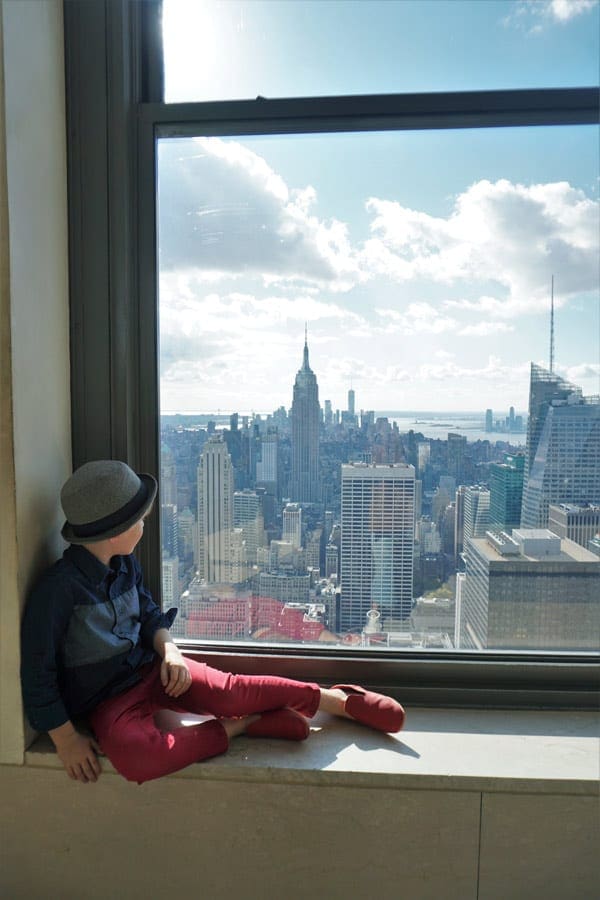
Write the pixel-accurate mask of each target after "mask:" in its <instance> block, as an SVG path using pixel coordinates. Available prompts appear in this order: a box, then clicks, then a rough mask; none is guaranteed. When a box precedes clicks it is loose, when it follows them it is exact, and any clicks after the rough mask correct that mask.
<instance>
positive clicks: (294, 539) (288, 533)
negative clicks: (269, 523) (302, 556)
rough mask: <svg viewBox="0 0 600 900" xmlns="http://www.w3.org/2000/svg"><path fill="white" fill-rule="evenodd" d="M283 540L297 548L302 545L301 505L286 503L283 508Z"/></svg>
mask: <svg viewBox="0 0 600 900" xmlns="http://www.w3.org/2000/svg"><path fill="white" fill-rule="evenodd" d="M282 540H283V541H289V543H290V544H291V545H292V547H295V548H296V550H298V549H299V548H300V547H301V546H302V507H301V506H299V505H298V504H297V503H288V504H287V505H286V507H285V509H284V510H283V535H282Z"/></svg>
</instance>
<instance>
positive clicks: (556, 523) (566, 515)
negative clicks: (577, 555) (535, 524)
mask: <svg viewBox="0 0 600 900" xmlns="http://www.w3.org/2000/svg"><path fill="white" fill-rule="evenodd" d="M548 529H549V530H550V531H552V532H554V534H556V535H558V537H560V538H568V539H569V540H570V541H575V543H576V544H580V546H582V547H587V546H588V544H589V542H590V541H591V540H592V538H594V537H595V536H596V535H597V534H600V503H596V504H593V503H578V504H576V503H560V504H558V505H556V506H554V505H553V504H550V506H549V508H548ZM599 590H600V589H599Z"/></svg>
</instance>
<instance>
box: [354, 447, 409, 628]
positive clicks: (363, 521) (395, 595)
mask: <svg viewBox="0 0 600 900" xmlns="http://www.w3.org/2000/svg"><path fill="white" fill-rule="evenodd" d="M414 516H415V470H414V468H413V466H408V465H405V464H403V463H398V464H395V465H389V466H381V465H371V466H369V465H366V464H364V463H351V464H349V465H343V466H342V548H341V585H342V600H341V610H340V627H341V628H342V629H347V628H361V627H362V626H363V625H364V623H365V621H366V616H367V612H368V611H369V610H370V609H372V608H373V607H376V608H377V609H378V610H379V611H380V613H381V618H382V620H385V619H405V618H407V617H408V616H409V615H410V611H411V608H412V582H413V548H414Z"/></svg>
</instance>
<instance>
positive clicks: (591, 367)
mask: <svg viewBox="0 0 600 900" xmlns="http://www.w3.org/2000/svg"><path fill="white" fill-rule="evenodd" d="M558 369H559V372H560V373H561V375H563V374H564V377H565V378H566V379H567V381H571V382H572V383H573V384H581V382H583V381H587V380H590V379H592V380H593V379H596V385H597V386H598V387H600V363H579V365H576V366H569V367H568V368H561V367H560V366H559V367H558Z"/></svg>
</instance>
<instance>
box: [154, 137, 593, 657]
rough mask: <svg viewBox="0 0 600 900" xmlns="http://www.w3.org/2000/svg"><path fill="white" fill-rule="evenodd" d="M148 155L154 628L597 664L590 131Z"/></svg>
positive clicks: (243, 146)
mask: <svg viewBox="0 0 600 900" xmlns="http://www.w3.org/2000/svg"><path fill="white" fill-rule="evenodd" d="M158 160H159V163H158V209H159V225H158V229H159V230H158V245H159V267H160V271H159V281H160V288H159V322H160V364H161V397H160V408H161V443H162V448H161V512H162V548H163V598H164V602H165V604H166V605H167V606H170V605H177V606H179V608H180V615H179V617H178V619H177V622H176V626H175V629H176V630H175V633H176V634H178V635H179V636H180V637H189V638H191V639H194V638H196V639H207V638H208V639H215V640H219V639H232V638H233V639H236V640H241V641H248V640H249V641H263V642H273V643H279V642H294V643H299V644H307V643H308V644H310V643H315V642H318V641H328V642H331V643H333V644H339V645H340V646H350V647H352V646H356V647H361V648H363V647H369V648H373V649H377V648H388V647H399V648H401V647H427V648H431V647H433V648H436V647H437V648H447V649H451V648H453V647H458V648H461V649H462V648H476V649H486V648H488V649H492V648H493V649H498V648H501V649H523V650H532V649H554V650H575V649H580V650H589V649H592V648H594V647H597V646H598V629H599V626H598V623H599V611H600V574H599V573H600V556H599V553H600V547H599V546H598V544H599V541H598V539H597V538H596V539H595V540H594V536H595V535H596V534H597V533H598V532H599V531H600V404H599V401H598V393H599V383H600V365H599V344H598V334H599V324H600V323H599V304H598V224H599V223H598V194H597V190H598V163H597V160H598V135H597V131H596V130H595V129H594V128H592V127H584V126H582V127H555V128H521V129H492V130H483V129H479V130H472V131H471V130H464V131H444V132H431V131H430V132H425V133H416V132H415V133H407V132H402V133H392V132H385V133H369V134H366V133H359V134H328V135H303V136H298V135H287V136H275V137H273V136H269V137H244V138H235V139H234V138H217V137H209V138H207V137H196V138H183V139H180V138H178V139H174V138H163V139H160V140H159V142H158ZM552 304H553V314H552V312H551V307H552ZM551 321H553V333H554V342H553V348H554V349H553V351H552V359H551V358H550V354H551V349H550V348H551V339H550V335H551ZM586 503H587V504H588V505H587V506H586V505H585V504H586ZM590 503H592V505H591V506H590V505H589V504H590ZM594 504H595V505H594ZM488 532H489V533H490V534H488ZM177 629H179V630H177Z"/></svg>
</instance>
